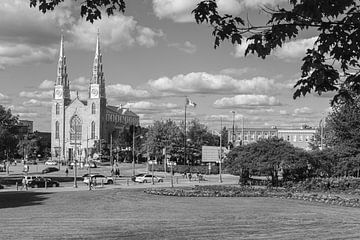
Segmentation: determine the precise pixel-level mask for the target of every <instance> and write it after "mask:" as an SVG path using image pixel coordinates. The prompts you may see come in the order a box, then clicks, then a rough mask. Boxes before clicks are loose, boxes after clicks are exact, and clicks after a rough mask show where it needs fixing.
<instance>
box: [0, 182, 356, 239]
mask: <svg viewBox="0 0 360 240" xmlns="http://www.w3.org/2000/svg"><path fill="white" fill-rule="evenodd" d="M359 216H360V209H358V208H346V207H338V206H332V205H326V204H318V203H311V202H304V201H297V200H282V199H272V198H180V197H167V196H156V195H148V194H145V193H143V190H141V189H113V190H95V191H79V192H57V193H40V192H31V191H29V192H2V193H0V239H6V240H9V239H292V240H293V239H360V230H359V229H360V220H359Z"/></svg>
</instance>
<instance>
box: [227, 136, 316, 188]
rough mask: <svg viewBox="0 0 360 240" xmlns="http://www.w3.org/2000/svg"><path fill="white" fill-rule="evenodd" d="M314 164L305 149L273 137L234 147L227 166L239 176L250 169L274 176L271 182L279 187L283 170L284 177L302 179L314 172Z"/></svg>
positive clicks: (256, 172) (228, 157)
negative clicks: (280, 172) (312, 168)
mask: <svg viewBox="0 0 360 240" xmlns="http://www.w3.org/2000/svg"><path fill="white" fill-rule="evenodd" d="M312 163H313V160H312V158H311V156H310V155H309V154H308V153H306V152H305V151H304V150H301V149H298V148H295V147H294V146H292V145H291V144H290V143H289V142H287V141H284V140H283V139H279V138H270V139H261V140H259V141H257V142H255V143H251V144H248V145H243V146H239V147H236V148H234V149H233V150H231V151H230V153H229V154H228V156H227V159H226V160H225V167H226V169H227V170H228V171H229V172H230V173H231V174H234V175H239V176H240V179H241V178H242V175H243V174H245V173H247V172H250V173H251V174H254V175H262V174H265V175H267V176H269V177H270V178H271V182H272V185H273V186H277V185H278V173H279V171H280V169H283V172H284V176H283V177H284V178H285V180H293V181H299V180H302V179H304V178H306V177H309V176H310V175H311V174H310V172H309V170H310V169H311V168H310V167H309V166H310V165H311V164H312ZM309 164H310V165H309Z"/></svg>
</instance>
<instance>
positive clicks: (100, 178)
mask: <svg viewBox="0 0 360 240" xmlns="http://www.w3.org/2000/svg"><path fill="white" fill-rule="evenodd" d="M90 179H91V180H90ZM90 181H91V182H92V183H93V184H101V183H102V184H113V183H114V179H113V178H112V177H105V176H104V175H101V174H90V176H86V177H84V181H83V182H84V183H85V184H89V182H90Z"/></svg>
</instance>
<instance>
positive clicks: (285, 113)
mask: <svg viewBox="0 0 360 240" xmlns="http://www.w3.org/2000/svg"><path fill="white" fill-rule="evenodd" d="M279 113H280V115H288V112H287V111H286V110H280V111H279Z"/></svg>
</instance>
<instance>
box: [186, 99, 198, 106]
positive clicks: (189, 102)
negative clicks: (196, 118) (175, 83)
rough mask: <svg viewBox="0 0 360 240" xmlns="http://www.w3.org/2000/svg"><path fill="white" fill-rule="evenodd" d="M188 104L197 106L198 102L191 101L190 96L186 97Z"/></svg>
mask: <svg viewBox="0 0 360 240" xmlns="http://www.w3.org/2000/svg"><path fill="white" fill-rule="evenodd" d="M186 106H191V107H196V103H194V102H193V101H191V99H190V98H188V97H186Z"/></svg>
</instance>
